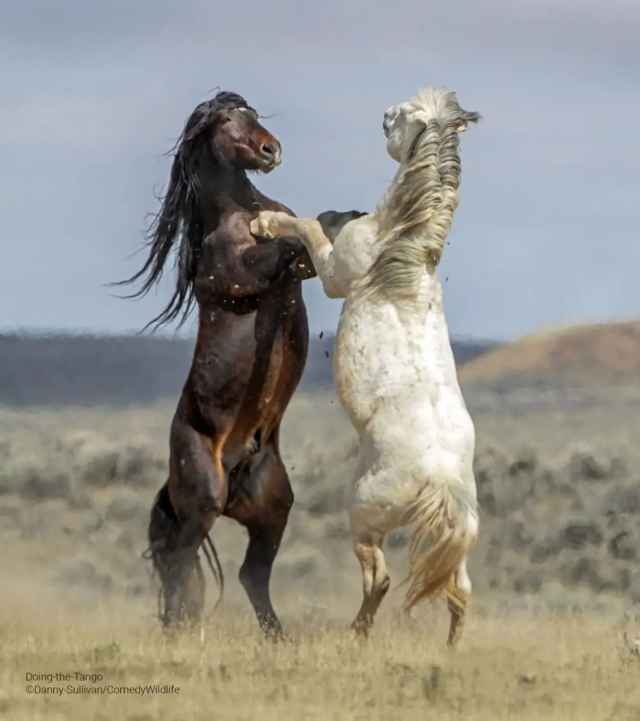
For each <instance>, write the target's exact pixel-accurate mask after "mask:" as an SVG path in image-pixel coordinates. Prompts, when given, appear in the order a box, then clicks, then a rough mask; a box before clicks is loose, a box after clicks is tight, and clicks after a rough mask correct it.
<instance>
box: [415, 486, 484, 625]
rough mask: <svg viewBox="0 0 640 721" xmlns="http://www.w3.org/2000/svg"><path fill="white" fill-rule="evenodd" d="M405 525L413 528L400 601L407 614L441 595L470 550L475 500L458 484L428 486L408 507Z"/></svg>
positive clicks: (475, 526)
mask: <svg viewBox="0 0 640 721" xmlns="http://www.w3.org/2000/svg"><path fill="white" fill-rule="evenodd" d="M407 523H408V524H412V525H413V526H414V530H413V535H412V537H411V545H410V547H409V575H408V578H407V579H406V580H407V581H408V582H409V588H408V590H407V595H406V598H405V601H404V608H405V610H407V611H408V610H410V609H411V608H413V606H415V605H416V604H417V603H418V602H419V601H421V600H423V599H425V598H433V597H434V596H436V595H438V594H439V593H441V592H442V591H444V590H445V589H446V588H447V586H448V584H449V582H450V580H451V578H452V576H453V573H454V572H455V570H456V569H457V568H458V566H459V565H460V564H461V563H462V561H463V560H464V558H465V556H466V555H467V553H468V552H469V549H470V548H471V546H473V544H474V542H475V540H476V537H477V533H478V520H477V504H476V500H475V498H474V497H473V496H472V494H471V493H470V492H469V491H468V490H467V489H466V488H465V487H464V486H463V485H462V483H460V482H440V483H437V484H436V483H428V484H427V485H426V486H425V487H424V488H423V490H422V491H421V492H420V494H419V495H418V497H417V498H416V500H415V501H414V502H413V504H412V505H411V507H410V509H409V511H408V515H407Z"/></svg>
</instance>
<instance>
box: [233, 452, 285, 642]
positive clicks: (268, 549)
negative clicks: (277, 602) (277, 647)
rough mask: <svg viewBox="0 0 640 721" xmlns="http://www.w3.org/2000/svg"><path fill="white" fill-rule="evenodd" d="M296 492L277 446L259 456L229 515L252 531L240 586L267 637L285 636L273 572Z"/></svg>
mask: <svg viewBox="0 0 640 721" xmlns="http://www.w3.org/2000/svg"><path fill="white" fill-rule="evenodd" d="M292 505H293V492H292V490H291V486H290V484H289V478H288V477H287V472H286V470H285V467H284V465H283V463H282V460H281V459H280V456H279V454H278V450H277V447H275V444H270V445H268V446H265V447H264V449H263V450H262V451H261V452H260V453H259V454H257V455H256V457H255V461H254V462H253V463H252V465H251V469H250V471H249V474H248V476H246V478H245V479H244V480H243V481H242V485H241V488H240V490H239V492H238V495H237V497H236V498H234V499H233V501H232V503H231V504H230V506H229V508H228V509H227V512H226V513H227V515H228V516H230V517H231V518H234V519H235V520H236V521H238V522H239V523H241V524H242V525H243V526H245V527H246V528H247V530H248V531H249V546H248V548H247V553H246V556H245V559H244V563H243V564H242V567H241V568H240V583H241V584H242V586H243V587H244V589H245V591H246V592H247V596H248V597H249V601H251V605H252V606H253V609H254V611H255V613H256V617H257V619H258V623H259V624H260V628H261V629H262V630H263V631H264V633H265V634H266V635H267V636H271V637H274V638H279V637H281V636H282V625H281V623H280V620H279V619H278V617H277V615H276V612H275V611H274V609H273V605H272V603H271V596H270V593H269V581H270V579H271V569H272V567H273V562H274V560H275V557H276V555H277V553H278V549H279V547H280V541H281V540H282V534H283V533H284V529H285V527H286V525H287V518H288V516H289V509H290V508H291V506H292Z"/></svg>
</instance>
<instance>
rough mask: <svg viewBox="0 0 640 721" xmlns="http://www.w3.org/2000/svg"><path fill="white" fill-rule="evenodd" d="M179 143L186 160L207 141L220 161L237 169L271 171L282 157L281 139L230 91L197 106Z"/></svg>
mask: <svg viewBox="0 0 640 721" xmlns="http://www.w3.org/2000/svg"><path fill="white" fill-rule="evenodd" d="M179 144H180V151H182V153H183V155H184V159H185V161H186V162H187V163H189V160H190V159H194V160H195V159H196V157H197V156H199V155H200V152H199V151H201V150H202V147H203V145H205V144H206V145H208V146H209V148H210V150H211V152H212V154H213V157H214V159H215V160H216V161H217V162H218V163H220V164H222V165H225V166H227V167H231V168H233V169H235V170H260V171H262V172H265V173H268V172H270V171H271V170H273V169H274V168H275V167H276V166H277V165H279V164H280V159H281V156H282V146H281V145H280V142H279V141H278V139H277V138H276V137H274V136H273V135H272V134H271V133H270V132H269V131H268V130H267V129H266V128H264V127H263V126H262V125H261V124H260V122H259V121H258V113H257V112H256V111H255V110H254V109H253V108H252V107H251V106H250V105H248V103H247V101H246V100H245V99H244V98H243V97H242V96H241V95H238V94H236V93H228V92H222V93H218V94H217V95H216V96H215V98H213V100H207V101H205V102H204V103H200V105H198V106H197V107H196V108H195V110H194V111H193V112H192V113H191V116H190V117H189V119H188V120H187V124H186V126H185V129H184V132H183V134H182V138H181V140H180V143H179Z"/></svg>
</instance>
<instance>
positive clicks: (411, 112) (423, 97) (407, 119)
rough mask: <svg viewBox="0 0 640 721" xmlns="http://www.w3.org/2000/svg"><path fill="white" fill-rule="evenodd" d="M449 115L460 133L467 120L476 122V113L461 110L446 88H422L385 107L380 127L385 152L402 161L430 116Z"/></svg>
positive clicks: (436, 118) (408, 153) (406, 159)
mask: <svg viewBox="0 0 640 721" xmlns="http://www.w3.org/2000/svg"><path fill="white" fill-rule="evenodd" d="M453 117H455V120H456V130H457V131H458V132H459V133H461V132H462V131H464V130H465V129H466V127H467V125H468V124H469V123H470V122H477V120H478V118H479V115H478V113H468V112H465V111H463V110H461V108H460V107H459V105H458V101H457V99H456V96H455V93H452V92H451V91H450V90H448V89H447V88H432V87H427V88H424V89H423V90H421V91H420V92H419V93H418V94H417V95H416V96H415V98H411V100H406V101H405V102H403V103H398V104H397V105H392V106H391V107H390V108H388V109H387V110H386V111H385V114H384V119H383V121H382V129H383V131H384V134H385V137H386V139H387V152H388V153H389V155H390V156H391V157H392V158H393V159H394V160H395V161H396V162H398V163H406V162H407V161H408V160H409V159H410V157H411V155H412V151H413V149H414V148H415V146H416V142H417V140H418V139H419V137H420V135H421V134H422V132H423V131H424V130H425V128H426V127H427V123H428V122H429V121H430V120H438V121H440V122H446V121H447V120H448V119H449V118H453Z"/></svg>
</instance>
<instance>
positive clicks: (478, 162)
mask: <svg viewBox="0 0 640 721" xmlns="http://www.w3.org/2000/svg"><path fill="white" fill-rule="evenodd" d="M432 6H433V7H432ZM1 16H2V25H1V27H0V47H1V48H2V63H1V65H0V87H1V88H2V92H1V93H0V106H1V109H0V165H1V167H2V174H1V176H0V213H1V216H2V249H3V262H2V264H1V266H0V301H1V307H2V308H3V309H4V314H3V317H2V318H1V319H0V327H2V328H5V329H7V328H26V329H42V328H52V327H53V328H59V329H85V330H94V331H111V332H113V331H123V330H137V329H139V328H140V327H141V326H142V325H143V324H144V323H145V321H146V320H148V319H149V318H150V317H151V316H152V315H153V314H155V313H156V312H157V311H158V310H159V309H160V308H161V306H162V305H163V301H164V298H165V297H166V294H167V292H168V285H164V286H163V287H161V288H160V289H159V291H158V294H156V295H153V294H152V295H150V296H149V297H148V298H147V299H145V300H143V301H140V302H135V303H134V302H125V301H122V300H118V299H115V298H113V297H111V296H110V295H109V291H108V290H107V289H106V288H105V287H103V285H102V284H104V283H106V282H108V281H111V280H116V279H120V278H123V277H125V276H127V275H129V274H131V273H132V272H133V271H134V270H136V269H137V267H138V264H139V263H140V262H141V261H142V256H141V255H138V256H133V257H131V253H132V252H133V251H134V250H135V249H136V248H138V247H139V246H140V244H141V242H142V233H143V229H144V225H145V216H146V214H147V213H149V212H151V211H154V210H156V208H157V203H156V201H155V200H154V190H155V191H156V192H157V191H159V190H162V188H163V187H164V183H165V180H166V177H167V174H168V170H169V165H170V159H169V158H167V157H165V156H164V154H163V153H164V152H165V151H166V150H167V149H168V148H169V147H170V146H171V145H172V144H173V141H174V140H175V138H176V136H177V135H178V134H179V132H180V130H181V128H182V125H183V123H184V120H185V118H186V116H187V115H188V114H189V113H190V111H191V110H192V109H193V107H194V106H195V105H196V104H197V103H198V102H199V101H200V100H202V99H204V98H206V97H209V96H210V95H211V94H212V93H213V92H215V88H216V87H218V86H219V87H221V88H223V89H229V90H235V91H237V92H239V93H241V94H243V95H244V96H245V97H246V98H247V100H248V101H249V102H250V103H251V104H252V105H254V106H255V107H257V108H258V110H259V111H260V112H261V113H262V114H265V115H271V116H272V117H271V118H270V119H268V120H266V121H265V124H266V125H267V127H269V129H271V130H272V131H273V132H275V134H276V135H278V137H279V138H280V140H281V141H282V143H283V146H284V163H283V165H282V166H281V167H280V168H279V169H278V170H276V171H275V172H274V173H272V174H271V175H269V176H266V177H258V178H257V179H256V182H257V184H258V185H259V186H260V188H261V189H263V190H264V191H265V192H267V193H268V194H271V195H272V196H274V197H276V198H278V199H279V200H282V201H283V202H285V203H286V204H287V205H289V206H290V207H292V208H294V209H295V211H296V212H297V213H298V215H315V214H316V213H318V212H320V211H322V210H325V209H327V208H336V209H351V208H358V209H363V210H367V209H371V208H372V207H373V206H374V205H375V203H376V201H377V200H378V198H379V197H380V195H381V194H382V192H383V190H384V188H385V187H386V185H387V184H388V182H389V180H390V178H391V177H392V174H393V171H394V167H393V164H392V161H390V160H389V159H388V158H387V157H386V155H385V152H384V145H383V137H382V132H381V120H382V113H383V111H384V110H385V108H386V107H387V106H388V105H390V104H392V103H394V102H397V101H401V100H404V99H406V98H408V97H409V96H410V95H412V94H413V93H414V92H415V91H416V90H417V89H418V87H420V86H422V85H424V84H427V83H430V84H436V85H446V86H448V87H450V88H452V89H455V90H456V91H457V92H458V96H459V98H460V101H461V104H462V105H463V107H465V108H467V109H469V110H478V111H480V112H481V113H482V114H483V116H484V120H483V122H482V124H481V125H479V126H478V127H475V128H472V129H470V130H469V132H468V133H466V134H465V135H463V136H462V141H463V142H462V160H463V179H462V190H461V203H460V207H459V209H458V211H457V214H456V217H455V220H454V229H453V232H452V234H451V246H450V247H449V248H448V249H447V252H446V254H445V260H444V262H443V264H442V266H441V270H440V272H441V275H442V278H443V280H444V279H447V281H446V284H445V303H446V308H447V312H448V317H449V322H450V328H451V330H452V332H453V333H454V334H457V335H466V336H476V337H496V338H510V337H514V336H518V335H522V334H525V333H529V332H532V331H535V330H538V329H540V328H542V327H549V326H555V325H559V324H567V323H574V322H588V321H595V320H608V319H614V318H625V317H634V316H640V283H639V282H638V279H637V276H638V269H639V268H640V244H639V243H638V242H637V238H638V227H639V223H638V220H639V219H640V209H639V200H640V198H639V197H638V196H639V194H638V179H637V176H638V172H639V167H640V145H639V144H638V141H637V139H636V133H635V129H636V122H637V120H638V116H639V115H640V93H639V88H640V43H639V42H638V37H640V3H639V2H638V1H637V0H610V1H609V2H607V3H604V2H602V0H583V1H582V2H580V1H579V0H564V1H563V0H557V1H556V2H552V1H551V0H486V1H483V2H479V1H477V0H458V2H455V3H438V4H436V3H425V2H424V1H423V0H395V2H393V3H384V4H381V5H378V4H375V3H371V2H369V1H368V0H367V1H365V0H349V2H344V1H343V0H325V1H324V2H322V3H320V2H301V1H300V0H298V1H297V2H294V1H293V0H285V1H282V2H280V1H278V0H274V1H273V2H260V3H257V2H252V1H251V0H247V1H246V2H243V3H232V2H216V1H215V0H214V2H211V0H209V1H208V2H201V1H200V0H182V1H181V2H175V1H172V2H169V1H168V0H153V1H151V0H136V2H131V1H130V0H127V1H126V2H125V1H124V0H111V2H109V3H87V2H80V0H66V2H64V3H52V2H45V0H40V1H39V2H36V1H34V0H25V1H24V2H21V3H14V2H8V1H7V0H2V13H1ZM305 295H306V298H307V300H308V307H309V314H310V318H311V325H312V327H313V328H314V329H315V330H320V329H334V328H335V325H336V321H337V317H338V313H339V308H340V304H339V302H338V301H330V300H328V299H326V298H324V297H323V294H322V291H321V289H320V286H319V284H318V283H317V281H311V282H309V283H308V284H306V289H305Z"/></svg>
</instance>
